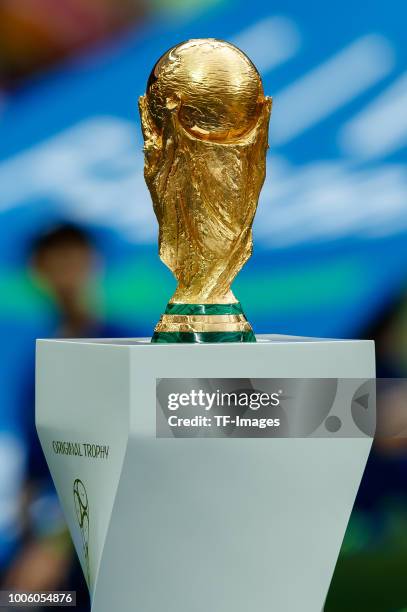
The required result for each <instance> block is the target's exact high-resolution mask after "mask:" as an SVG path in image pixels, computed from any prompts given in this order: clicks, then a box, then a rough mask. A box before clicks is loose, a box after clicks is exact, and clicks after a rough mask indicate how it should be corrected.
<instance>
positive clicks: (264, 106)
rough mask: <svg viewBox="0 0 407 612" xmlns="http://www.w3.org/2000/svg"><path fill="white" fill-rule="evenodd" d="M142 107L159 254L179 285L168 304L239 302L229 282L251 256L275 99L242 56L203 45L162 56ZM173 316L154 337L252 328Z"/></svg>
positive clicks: (237, 318) (240, 320)
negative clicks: (272, 104)
mask: <svg viewBox="0 0 407 612" xmlns="http://www.w3.org/2000/svg"><path fill="white" fill-rule="evenodd" d="M139 106H140V114H141V120H142V129H143V136H144V141H145V146H144V152H145V179H146V182H147V185H148V187H149V190H150V193H151V196H152V200H153V206H154V211H155V214H156V216H157V219H158V223H159V252H160V257H161V259H162V261H163V262H164V263H165V264H166V265H167V266H168V267H169V268H170V269H171V270H172V272H173V273H174V275H175V277H176V279H177V281H178V286H177V289H176V291H175V293H174V295H173V296H172V298H171V300H170V305H171V304H195V305H205V304H218V305H222V304H230V305H233V304H236V303H237V300H236V298H235V297H234V295H233V293H232V291H231V288H230V285H231V283H232V281H233V279H234V278H235V276H236V274H237V273H238V272H239V270H240V269H241V268H242V266H243V265H244V263H245V262H246V261H247V259H248V258H249V257H250V255H251V252H252V223H253V218H254V215H255V212H256V208H257V202H258V198H259V193H260V190H261V187H262V185H263V182H264V178H265V169H266V150H267V135H268V122H269V117H270V110H271V98H268V97H266V96H264V93H263V86H262V82H261V79H260V76H259V74H258V72H257V70H256V68H255V67H254V65H253V64H252V63H251V61H250V60H249V59H248V58H247V56H246V55H245V54H244V53H243V52H242V51H240V50H239V49H237V48H236V47H235V46H233V45H231V44H229V43H227V42H224V41H220V40H215V39H198V40H190V41H187V42H184V43H181V44H180V45H177V46H176V47H173V48H172V49H170V50H169V51H168V52H167V53H165V54H164V55H163V56H162V57H161V58H160V59H159V61H158V62H157V64H156V65H155V67H154V69H153V71H152V73H151V76H150V78H149V81H148V85H147V92H146V95H145V96H141V97H140V100H139ZM214 316H217V319H214V318H213V317H214ZM174 317H176V315H171V314H166V315H163V317H162V319H161V321H160V323H159V324H158V326H157V328H156V331H160V332H162V331H192V332H205V331H216V330H219V331H221V330H223V331H225V332H227V331H238V330H241V331H244V330H246V331H248V330H251V327H250V325H249V324H248V323H247V321H246V319H245V317H244V315H243V314H218V315H213V314H212V315H204V314H195V315H184V314H182V315H178V317H181V318H182V321H181V320H177V319H176V318H174ZM219 317H221V319H219Z"/></svg>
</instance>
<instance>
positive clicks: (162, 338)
mask: <svg viewBox="0 0 407 612" xmlns="http://www.w3.org/2000/svg"><path fill="white" fill-rule="evenodd" d="M151 342H154V343H157V344H170V343H175V342H188V343H196V344H199V343H204V342H219V343H220V342H256V336H255V335H254V333H253V332H252V331H243V332H154V335H153V337H152V338H151Z"/></svg>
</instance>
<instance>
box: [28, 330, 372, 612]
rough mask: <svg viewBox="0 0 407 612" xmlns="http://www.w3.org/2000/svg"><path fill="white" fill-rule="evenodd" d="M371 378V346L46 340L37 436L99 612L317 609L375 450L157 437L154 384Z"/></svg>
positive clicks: (362, 443) (356, 442) (282, 340)
mask: <svg viewBox="0 0 407 612" xmlns="http://www.w3.org/2000/svg"><path fill="white" fill-rule="evenodd" d="M372 377H374V346H373V343H372V342H368V341H360V342H359V341H335V340H317V339H315V340H314V339H306V338H290V337H282V336H268V337H263V338H261V339H260V341H259V342H257V343H256V344H216V345H214V344H212V345H209V344H208V345H188V344H171V345H164V344H162V345H151V344H150V343H148V342H146V341H142V340H139V341H137V340H136V341H135V340H72V341H68V340H67V341H62V340H61V341H57V340H52V341H51V340H41V341H39V342H38V346H37V428H38V432H39V436H40V440H41V444H42V447H43V449H44V452H45V455H46V458H47V461H48V464H49V467H50V469H51V473H52V476H53V478H54V481H55V485H56V488H57V491H58V494H59V496H60V499H61V502H62V505H63V508H64V511H65V514H66V518H67V521H68V525H69V528H70V531H71V534H72V537H73V540H74V543H75V546H76V549H77V551H78V555H79V557H80V560H81V563H82V567H83V569H84V572H85V575H87V576H88V579H89V585H90V591H91V595H92V602H93V605H92V611H93V612H111V611H112V610H120V612H130V611H131V612H164V611H165V612H248V611H249V610H250V611H251V612H271V611H273V612H294V611H297V610H301V612H319V611H320V610H321V609H322V608H323V605H324V600H325V597H326V594H327V591H328V588H329V583H330V580H331V577H332V574H333V570H334V567H335V563H336V560H337V557H338V553H339V550H340V546H341V542H342V538H343V535H344V532H345V529H346V525H347V522H348V519H349V515H350V512H351V510H352V506H353V503H354V499H355V496H356V492H357V489H358V486H359V483H360V479H361V477H362V474H363V470H364V467H365V464H366V460H367V457H368V454H369V450H370V446H371V439H370V438H368V437H364V436H363V435H361V434H360V435H355V436H354V437H338V438H335V437H332V436H331V437H324V436H322V435H320V436H318V435H316V436H314V437H310V438H299V437H294V438H233V439H231V438H225V437H223V438H222V437H221V438H189V439H185V438H184V439H177V438H158V437H157V436H156V380H157V379H160V378H175V379H180V378H182V379H211V378H212V379H221V378H222V379H233V378H245V379H247V378H254V379H265V378H268V379H271V378H273V379H275V378H280V379H284V378H303V379H305V378H342V379H345V378H372ZM349 409H350V407H349ZM305 416H306V415H305ZM70 443H72V444H71V445H69V444H70ZM86 445H89V446H86ZM78 453H80V454H78ZM86 455H88V456H86ZM83 488H84V489H85V490H86V493H85V492H84V490H83Z"/></svg>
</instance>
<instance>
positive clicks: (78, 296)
mask: <svg viewBox="0 0 407 612" xmlns="http://www.w3.org/2000/svg"><path fill="white" fill-rule="evenodd" d="M99 259H100V255H99V253H98V252H97V250H96V248H95V246H94V244H93V242H92V240H91V238H90V236H89V235H88V233H87V232H86V231H85V230H84V229H82V228H80V227H78V226H75V225H72V224H69V223H64V224H60V225H58V226H56V227H53V228H52V229H50V230H49V231H47V232H45V233H43V234H41V235H40V236H38V237H37V238H36V239H35V240H34V241H33V243H32V247H31V255H30V266H31V269H32V272H33V274H34V277H35V279H36V281H37V286H38V289H39V290H40V291H43V292H46V293H47V294H48V296H49V297H50V298H51V299H52V300H53V301H54V303H55V307H56V315H57V316H56V319H55V330H54V334H53V335H54V337H59V338H70V337H88V338H89V337H92V338H96V337H120V336H126V335H130V334H127V333H125V332H124V330H123V329H122V328H120V327H119V326H117V325H114V324H109V323H107V322H105V321H104V320H103V319H101V318H100V317H98V316H96V315H95V314H94V312H92V310H91V308H90V306H89V304H88V300H87V297H88V294H89V286H90V284H91V281H92V279H93V276H94V273H95V268H96V267H97V262H98V260H99ZM21 380H22V381H23V384H22V387H23V388H22V398H21V418H22V421H23V426H24V431H25V441H26V445H27V448H28V460H27V474H26V485H25V487H24V491H23V493H22V496H21V497H22V501H21V506H22V510H21V514H22V542H21V546H20V548H19V550H18V552H17V554H16V555H15V557H14V559H13V561H12V563H11V565H10V567H9V569H8V571H7V572H6V575H5V577H4V580H3V588H8V589H13V590H18V589H21V590H27V591H35V590H76V591H78V608H77V609H78V610H81V611H82V610H83V611H85V610H88V609H89V604H88V597H87V592H86V586H85V584H84V580H83V577H82V571H81V569H80V567H79V564H78V561H77V560H76V555H75V554H74V552H73V549H72V545H71V541H70V537H69V535H68V532H67V529H66V526H65V522H64V519H63V516H62V513H61V509H60V506H59V503H58V499H57V495H56V492H55V489H54V487H53V484H52V481H51V477H50V474H49V470H48V467H47V464H46V462H45V458H44V455H43V452H42V449H41V447H40V444H39V440H38V437H37V433H36V430H35V413H34V364H33V363H32V359H31V357H30V362H29V364H28V365H27V367H26V373H25V374H24V375H23V376H22V379H21ZM27 381H28V383H27V384H25V383H26V382H27Z"/></svg>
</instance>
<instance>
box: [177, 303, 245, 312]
mask: <svg viewBox="0 0 407 612" xmlns="http://www.w3.org/2000/svg"><path fill="white" fill-rule="evenodd" d="M165 314H170V315H239V314H244V313H243V309H242V306H241V304H240V302H235V304H172V303H170V304H167V308H166V309H165Z"/></svg>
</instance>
